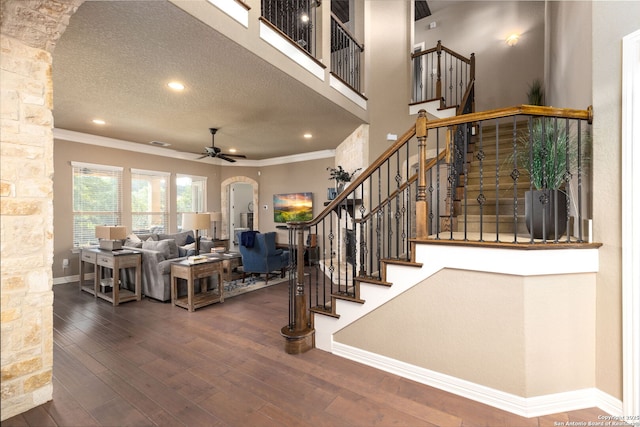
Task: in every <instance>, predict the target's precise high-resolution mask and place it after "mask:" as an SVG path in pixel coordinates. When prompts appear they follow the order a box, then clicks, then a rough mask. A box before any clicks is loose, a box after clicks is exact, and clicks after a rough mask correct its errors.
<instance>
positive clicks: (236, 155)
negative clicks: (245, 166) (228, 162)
mask: <svg viewBox="0 0 640 427" xmlns="http://www.w3.org/2000/svg"><path fill="white" fill-rule="evenodd" d="M222 155H223V156H227V157H239V158H241V159H246V158H247V156H245V155H244V154H228V153H224V154H222Z"/></svg>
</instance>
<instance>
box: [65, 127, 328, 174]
mask: <svg viewBox="0 0 640 427" xmlns="http://www.w3.org/2000/svg"><path fill="white" fill-rule="evenodd" d="M53 138H54V139H59V140H63V141H69V142H77V143H80V144H88V145H97V146H99V147H106V148H113V149H116V150H125V151H133V152H135V153H142V154H150V155H154V156H163V157H171V158H173V159H181V160H188V161H192V162H198V163H209V164H213V165H218V166H244V167H256V168H258V167H264V166H277V165H284V164H288V163H295V162H305V161H309V160H318V159H327V158H331V157H335V155H336V151H335V150H321V151H312V152H309V153H301V154H292V155H290V156H281V157H272V158H270V159H261V160H243V159H240V160H238V161H237V162H235V163H229V162H225V161H222V160H220V159H212V158H208V157H205V158H203V159H199V158H198V157H199V155H198V154H193V153H187V152H184V151H178V150H172V149H170V148H162V147H154V146H152V145H144V144H138V143H135V142H131V141H125V140H123V139H115V138H108V137H105V136H99V135H92V134H89V133H83V132H76V131H72V130H67V129H58V128H54V129H53Z"/></svg>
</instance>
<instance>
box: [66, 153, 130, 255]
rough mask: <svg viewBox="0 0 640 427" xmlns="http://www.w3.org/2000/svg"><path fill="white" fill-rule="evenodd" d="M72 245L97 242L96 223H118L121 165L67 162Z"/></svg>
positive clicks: (120, 217) (119, 216) (120, 218)
mask: <svg viewBox="0 0 640 427" xmlns="http://www.w3.org/2000/svg"><path fill="white" fill-rule="evenodd" d="M71 167H72V170H73V171H72V173H73V247H74V248H77V247H82V246H87V245H90V244H97V242H98V240H97V239H96V235H95V231H96V225H121V224H122V222H121V221H122V168H120V167H115V166H104V165H94V164H89V163H78V162H71Z"/></svg>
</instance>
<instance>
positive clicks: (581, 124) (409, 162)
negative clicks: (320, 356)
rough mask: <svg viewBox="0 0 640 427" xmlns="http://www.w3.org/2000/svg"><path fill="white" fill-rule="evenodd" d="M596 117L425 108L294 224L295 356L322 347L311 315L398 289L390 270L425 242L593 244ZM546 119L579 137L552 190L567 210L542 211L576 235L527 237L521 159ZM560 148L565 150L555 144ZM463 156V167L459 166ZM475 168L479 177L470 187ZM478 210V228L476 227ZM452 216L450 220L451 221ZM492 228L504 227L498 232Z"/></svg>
mask: <svg viewBox="0 0 640 427" xmlns="http://www.w3.org/2000/svg"><path fill="white" fill-rule="evenodd" d="M592 119H593V111H592V109H591V108H590V107H589V108H588V109H586V110H572V109H559V108H551V107H536V106H529V105H520V106H515V107H509V108H502V109H496V110H490V111H484V112H479V113H469V114H462V115H459V116H456V117H451V118H446V119H437V120H431V121H429V120H428V119H427V117H426V113H425V112H424V111H421V112H420V114H419V116H418V118H417V120H416V124H415V125H414V126H412V127H411V128H410V129H408V130H407V131H406V132H405V133H404V134H403V135H402V136H401V137H400V138H399V139H398V141H397V142H395V143H394V144H393V145H392V146H390V147H389V148H388V149H387V150H386V151H385V152H384V153H383V154H382V155H381V156H380V157H379V158H378V159H376V161H374V162H373V163H372V164H371V165H370V166H369V167H368V168H367V169H366V170H365V171H363V173H362V174H361V175H360V176H358V177H356V178H355V180H354V181H353V182H352V183H351V184H350V185H349V187H348V188H347V189H345V190H344V191H343V192H342V193H341V194H339V195H338V197H337V198H336V199H335V200H333V201H331V203H329V205H328V206H327V207H326V208H325V210H324V211H322V212H321V213H320V214H319V215H318V216H317V217H316V218H315V219H313V220H311V221H308V222H291V223H288V224H287V225H288V229H289V249H290V252H291V253H292V254H293V255H294V256H293V257H292V259H291V266H290V269H289V284H290V305H289V322H288V323H287V325H285V326H284V327H283V328H282V330H281V333H282V335H283V336H284V337H285V338H286V346H285V349H286V351H287V352H288V353H299V352H303V351H306V350H308V349H309V348H311V347H312V346H313V334H314V330H313V321H312V318H311V317H310V313H311V312H313V313H316V314H326V315H330V316H339V313H336V312H335V305H334V304H333V302H332V301H334V300H335V299H336V298H341V299H348V300H350V301H359V284H360V283H361V282H367V283H375V284H379V285H383V286H390V285H391V284H389V283H387V282H386V272H385V266H386V265H387V264H389V263H396V264H397V263H399V264H403V265H415V245H416V244H418V243H432V244H433V243H439V244H465V245H480V246H489V247H510V248H522V249H550V248H553V249H561V248H581V247H593V246H594V245H593V244H589V243H588V242H586V241H585V239H584V233H583V231H584V230H583V228H582V222H583V219H584V218H585V214H584V210H585V207H584V206H582V205H583V193H584V191H585V190H584V188H583V187H584V185H585V181H586V180H585V170H586V169H587V166H588V156H585V155H584V154H585V153H588V148H589V142H590V137H589V134H590V129H589V128H590V126H589V125H590V124H591V122H592ZM537 122H538V123H540V122H542V123H544V124H545V125H546V126H547V127H548V128H549V129H548V130H549V131H550V132H551V134H553V135H559V134H562V132H565V131H566V132H569V131H570V132H571V135H572V138H575V141H576V143H577V147H578V151H577V155H576V153H574V152H573V151H572V152H571V153H569V150H568V148H564V149H565V150H566V153H565V154H567V155H571V156H577V158H575V159H571V161H567V162H566V165H565V166H564V167H565V170H563V171H561V172H562V174H563V179H564V180H565V182H564V184H563V189H562V190H552V191H550V192H549V195H550V196H548V197H550V198H552V199H557V198H558V193H560V192H563V193H565V194H566V196H567V198H566V202H565V205H558V204H556V207H555V208H553V209H550V208H549V207H548V206H550V205H544V206H543V209H544V212H545V213H547V214H551V216H550V218H551V219H550V220H548V221H547V224H546V226H547V227H550V226H551V223H553V224H555V225H556V226H557V225H558V218H560V217H561V215H559V214H560V213H562V211H564V212H566V213H567V219H566V222H567V224H566V225H567V227H568V229H567V232H566V233H564V234H562V233H561V234H559V233H558V232H557V231H556V232H555V235H552V237H551V238H547V237H544V238H540V239H537V238H534V237H533V236H530V235H526V233H523V231H522V221H523V219H522V210H523V208H522V206H521V205H522V203H523V198H522V196H521V193H522V191H523V190H533V189H534V188H533V184H532V180H528V179H524V177H525V175H526V171H525V170H524V169H523V166H522V165H521V164H519V162H518V161H517V159H518V158H521V157H522V155H523V154H524V158H526V157H532V156H533V155H534V152H533V151H529V150H526V151H523V150H524V148H525V146H526V144H524V145H523V143H526V142H531V141H532V140H533V139H534V138H535V137H536V133H535V126H534V125H535V123H537ZM489 130H490V131H491V132H489ZM505 135H507V137H508V138H507V140H506V141H507V142H506V145H505V141H504V136H505ZM489 146H492V147H495V149H492V150H489V149H488V148H487V147H489ZM551 148H557V147H556V146H555V143H554V145H553V146H552V147H550V149H551ZM544 155H546V154H543V156H544ZM459 156H462V157H463V159H464V161H463V162H458V161H457V160H458V159H457V158H458V157H459ZM488 156H493V158H489V157H488ZM490 161H491V162H492V163H489V162H490ZM458 163H461V164H462V166H457V165H458ZM485 165H489V167H488V170H485ZM471 172H473V175H474V176H476V177H477V178H478V179H477V181H475V182H473V181H472V182H470V177H471V176H472V173H471ZM521 177H522V179H521ZM490 191H491V192H493V193H494V195H495V196H490V195H489V193H490ZM586 191H588V189H587V190H586ZM503 193H504V194H507V196H505V197H504V199H506V201H505V202H504V204H503V205H496V211H495V212H490V211H489V209H488V207H487V206H486V203H487V200H493V201H494V202H495V200H497V199H498V198H499V197H498V195H500V196H502V195H503ZM548 202H549V200H546V202H545V203H548ZM545 206H546V207H545ZM472 207H473V208H474V209H476V210H474V211H473V212H474V213H473V215H476V217H474V221H477V222H479V224H480V229H479V231H472V230H470V229H469V224H470V215H472V214H471V213H470V212H472V210H471V208H472ZM456 210H457V211H456ZM454 212H455V218H454ZM505 217H506V221H505ZM570 217H573V218H574V220H573V221H571V220H570ZM443 218H445V219H447V218H448V225H447V221H446V220H445V221H444V222H443V221H442V219H443ZM454 219H455V221H454ZM454 222H456V224H454ZM443 224H445V225H447V226H446V227H445V226H443ZM489 224H493V225H495V230H494V229H491V230H489ZM505 224H506V228H505ZM454 225H455V226H456V228H454V227H453V226H454ZM543 226H544V221H543ZM483 227H484V228H486V230H485V229H483ZM487 230H489V231H487ZM310 236H313V238H311V237H310ZM308 241H309V242H311V241H313V242H314V244H315V246H313V247H311V246H310V245H309V244H307V242H308Z"/></svg>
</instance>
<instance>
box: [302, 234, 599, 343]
mask: <svg viewBox="0 0 640 427" xmlns="http://www.w3.org/2000/svg"><path fill="white" fill-rule="evenodd" d="M415 253H416V255H415V260H416V262H418V263H422V268H417V267H410V266H403V265H395V264H389V265H387V267H386V268H387V276H386V280H387V282H390V283H391V284H392V285H391V286H380V285H375V284H369V283H365V282H361V283H360V298H361V299H362V300H364V301H365V302H364V304H360V303H356V302H351V301H345V300H340V299H336V301H335V304H336V306H335V311H334V312H335V313H336V314H337V315H338V316H339V317H338V318H335V317H332V316H326V315H323V314H317V313H313V316H314V318H313V322H314V323H313V324H314V329H315V345H316V348H319V349H321V350H324V351H328V352H330V353H334V342H333V336H334V334H335V333H336V332H338V331H340V330H341V329H343V328H345V327H346V326H348V325H350V324H351V323H353V322H355V321H356V320H358V319H360V318H361V317H363V316H365V315H366V314H368V313H370V312H372V311H374V310H375V309H377V308H378V307H380V306H382V305H383V304H385V303H387V302H389V301H391V300H392V299H393V298H395V297H397V296H398V295H400V294H402V293H403V292H405V291H407V290H408V289H410V288H412V287H413V286H415V285H417V284H419V283H421V282H422V281H424V280H425V279H427V278H429V277H430V276H432V275H434V274H435V273H437V272H438V271H440V270H442V269H443V268H451V269H457V270H469V271H478V272H487V273H500V274H511V275H516V276H538V275H547V274H573V273H593V272H597V271H598V264H599V262H598V250H597V249H564V250H548V251H542V250H541V251H523V250H519V249H491V250H487V249H486V248H479V247H459V246H446V245H430V244H422V245H421V244H416V250H415Z"/></svg>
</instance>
